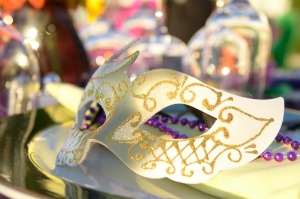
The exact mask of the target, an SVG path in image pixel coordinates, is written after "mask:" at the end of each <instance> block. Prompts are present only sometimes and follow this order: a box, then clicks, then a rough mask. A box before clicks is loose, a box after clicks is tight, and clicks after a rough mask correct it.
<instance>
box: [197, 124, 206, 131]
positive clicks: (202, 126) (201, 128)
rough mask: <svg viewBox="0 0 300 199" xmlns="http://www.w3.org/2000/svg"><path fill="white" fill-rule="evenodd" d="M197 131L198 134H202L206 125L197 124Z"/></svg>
mask: <svg viewBox="0 0 300 199" xmlns="http://www.w3.org/2000/svg"><path fill="white" fill-rule="evenodd" d="M198 129H199V131H200V132H203V131H205V129H206V125H205V124H203V123H200V124H198Z"/></svg>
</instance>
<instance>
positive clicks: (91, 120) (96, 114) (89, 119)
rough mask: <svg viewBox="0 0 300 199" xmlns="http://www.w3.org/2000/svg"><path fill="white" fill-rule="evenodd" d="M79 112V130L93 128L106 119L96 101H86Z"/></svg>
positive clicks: (100, 124)
mask: <svg viewBox="0 0 300 199" xmlns="http://www.w3.org/2000/svg"><path fill="white" fill-rule="evenodd" d="M81 113H82V116H81V123H80V130H94V129H96V128H98V127H100V126H102V125H103V124H104V123H105V121H106V114H105V112H104V110H103V108H102V106H101V105H100V104H99V103H97V102H93V101H92V102H90V103H88V104H87V105H86V106H85V108H84V110H83V111H82V112H81Z"/></svg>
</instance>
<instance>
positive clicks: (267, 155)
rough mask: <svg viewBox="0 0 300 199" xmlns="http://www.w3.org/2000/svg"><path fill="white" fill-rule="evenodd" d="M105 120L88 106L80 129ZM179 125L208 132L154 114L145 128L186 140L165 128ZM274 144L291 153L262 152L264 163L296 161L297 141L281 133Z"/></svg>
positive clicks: (192, 123)
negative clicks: (155, 129)
mask: <svg viewBox="0 0 300 199" xmlns="http://www.w3.org/2000/svg"><path fill="white" fill-rule="evenodd" d="M105 120H106V115H105V113H104V111H103V109H102V107H101V106H100V105H99V104H98V103H96V104H95V103H93V104H91V105H90V107H89V108H88V110H87V111H86V113H85V116H84V121H83V122H82V126H81V128H82V129H88V128H95V127H97V126H101V125H103V124H104V122H105ZM168 122H169V123H171V124H174V125H175V124H180V125H182V126H188V127H189V128H190V129H195V128H197V129H198V131H199V132H200V133H204V132H206V131H207V130H209V127H208V126H207V125H206V124H205V123H204V121H203V120H201V119H199V120H189V119H188V118H186V117H178V116H168V115H166V114H163V115H159V114H156V115H154V116H153V117H151V118H150V119H149V120H148V121H147V122H146V123H145V124H146V125H147V126H151V127H154V128H158V129H159V130H160V131H161V132H164V133H165V134H166V135H170V136H172V138H173V139H187V138H188V136H187V135H186V134H183V133H180V132H179V131H177V130H174V129H172V128H171V127H169V126H167V124H168ZM275 141H276V142H282V143H283V144H285V145H290V146H291V148H292V149H293V151H289V152H287V153H286V154H283V153H281V152H277V153H274V154H273V153H272V152H271V151H269V150H266V151H265V152H263V153H262V154H261V155H260V157H261V158H263V159H264V160H266V161H270V160H272V159H274V160H275V161H277V162H282V161H284V159H287V160H289V161H295V160H297V158H298V157H300V155H298V154H297V153H296V152H295V151H296V150H297V149H299V147H300V142H299V141H297V140H293V139H292V138H291V137H290V136H288V135H283V134H282V133H280V132H279V133H278V134H277V136H276V137H275Z"/></svg>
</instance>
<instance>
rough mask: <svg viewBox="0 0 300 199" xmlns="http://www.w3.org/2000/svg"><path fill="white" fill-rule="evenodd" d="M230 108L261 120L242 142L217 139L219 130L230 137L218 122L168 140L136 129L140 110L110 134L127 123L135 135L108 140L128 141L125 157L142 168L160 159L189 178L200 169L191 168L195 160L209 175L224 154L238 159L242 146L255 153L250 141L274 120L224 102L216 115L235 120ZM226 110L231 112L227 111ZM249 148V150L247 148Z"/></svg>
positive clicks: (170, 170) (170, 169)
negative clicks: (208, 130) (195, 133)
mask: <svg viewBox="0 0 300 199" xmlns="http://www.w3.org/2000/svg"><path fill="white" fill-rule="evenodd" d="M227 99H229V98H227ZM220 102H221V101H220ZM232 110H233V111H235V112H238V113H240V114H243V115H245V116H246V117H248V118H250V119H253V120H255V121H257V122H262V123H263V125H262V127H261V129H259V130H258V132H257V133H256V134H254V135H253V136H252V137H250V138H249V139H247V140H246V141H244V142H243V143H238V144H226V143H223V142H222V141H221V140H219V139H217V138H216V136H217V135H218V134H220V133H223V136H224V138H225V139H228V138H229V137H230V132H229V131H228V129H227V128H226V126H221V127H219V128H217V129H216V130H214V131H213V132H212V133H210V134H203V135H199V136H197V137H194V138H189V139H183V140H172V139H171V140H170V139H164V138H160V137H157V136H154V135H151V134H149V133H147V132H146V131H143V130H140V129H138V127H139V126H140V125H141V120H142V116H141V113H139V112H137V113H135V114H133V115H131V116H130V117H129V118H128V119H127V120H126V121H125V122H124V123H122V124H121V125H120V126H119V127H118V129H117V130H116V131H115V132H113V133H112V134H111V136H113V135H114V134H115V133H116V132H117V131H119V130H121V129H122V128H124V126H126V125H128V124H129V125H131V127H132V128H131V129H132V132H131V133H129V135H132V136H135V137H134V138H130V136H129V139H126V140H119V139H109V140H110V141H113V142H119V143H126V144H129V146H128V157H129V158H130V159H131V160H133V161H137V162H139V165H140V167H141V168H142V169H145V170H154V169H156V168H157V165H158V163H163V164H165V166H166V167H165V172H166V173H167V174H169V175H172V174H174V173H176V172H177V171H176V169H179V170H180V172H181V175H182V176H183V177H187V178H189V177H192V176H193V175H194V174H195V173H196V172H199V170H197V171H196V170H193V169H194V168H195V167H194V166H192V165H195V164H196V165H198V166H197V167H198V168H201V171H202V172H203V173H205V174H207V175H209V174H212V173H214V170H215V163H216V161H217V160H218V159H219V158H221V157H222V158H224V157H226V158H227V160H229V161H231V162H234V163H238V162H240V161H241V160H242V158H243V156H242V150H243V151H245V152H246V153H252V154H257V152H255V148H256V145H255V143H253V141H254V140H255V139H256V138H257V137H258V136H259V135H261V133H262V132H263V131H264V130H265V128H266V127H267V126H268V125H269V124H270V123H272V122H273V121H274V119H273V118H259V117H255V116H253V115H251V114H249V113H247V112H245V111H242V110H241V109H239V108H237V107H234V106H227V107H224V108H223V109H221V111H220V113H219V117H218V119H219V120H220V121H221V122H223V123H224V125H228V124H229V123H231V122H232V121H233V120H234V112H232ZM226 111H231V112H229V113H227V112H226ZM225 113H227V114H225ZM133 124H134V125H133ZM136 134H138V136H136ZM208 146H209V147H208ZM248 148H250V149H251V151H249V152H248V151H246V150H247V149H248ZM187 151H189V152H187ZM175 162H181V164H180V166H178V165H176V166H175Z"/></svg>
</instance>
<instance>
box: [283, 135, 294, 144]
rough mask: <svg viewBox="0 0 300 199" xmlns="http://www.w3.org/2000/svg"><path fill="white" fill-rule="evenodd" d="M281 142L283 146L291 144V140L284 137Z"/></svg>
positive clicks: (288, 137)
mask: <svg viewBox="0 0 300 199" xmlns="http://www.w3.org/2000/svg"><path fill="white" fill-rule="evenodd" d="M282 142H283V143H284V144H290V143H291V142H292V138H291V137H290V136H288V135H287V136H284V137H283V138H282Z"/></svg>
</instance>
